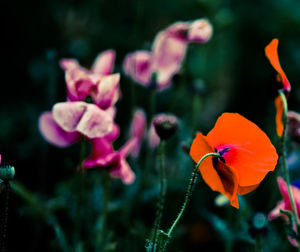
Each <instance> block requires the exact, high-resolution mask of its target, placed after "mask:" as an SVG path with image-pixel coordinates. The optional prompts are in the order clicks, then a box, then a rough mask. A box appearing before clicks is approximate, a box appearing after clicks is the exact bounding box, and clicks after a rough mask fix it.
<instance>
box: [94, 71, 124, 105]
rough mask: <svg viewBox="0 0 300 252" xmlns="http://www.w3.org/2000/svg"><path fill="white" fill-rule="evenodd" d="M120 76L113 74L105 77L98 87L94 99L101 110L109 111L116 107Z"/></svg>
mask: <svg viewBox="0 0 300 252" xmlns="http://www.w3.org/2000/svg"><path fill="white" fill-rule="evenodd" d="M119 81H120V74H111V75H107V76H104V77H103V78H102V79H101V81H100V83H99V84H98V85H97V88H96V90H95V92H92V94H91V95H92V97H93V100H94V102H95V104H97V105H98V106H99V107H100V108H102V109H107V108H109V107H111V106H112V105H114V104H115V103H116V101H117V100H118V98H119V94H120V93H119Z"/></svg>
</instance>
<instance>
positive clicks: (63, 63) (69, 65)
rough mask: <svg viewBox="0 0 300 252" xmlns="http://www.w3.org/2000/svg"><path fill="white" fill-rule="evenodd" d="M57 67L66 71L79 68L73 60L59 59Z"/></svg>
mask: <svg viewBox="0 0 300 252" xmlns="http://www.w3.org/2000/svg"><path fill="white" fill-rule="evenodd" d="M59 65H60V67H61V68H62V69H64V70H66V71H67V70H71V69H74V68H76V67H79V63H78V61H77V60H75V59H61V60H60V61H59Z"/></svg>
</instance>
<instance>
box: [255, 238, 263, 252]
mask: <svg viewBox="0 0 300 252" xmlns="http://www.w3.org/2000/svg"><path fill="white" fill-rule="evenodd" d="M255 252H262V236H261V235H260V234H259V235H258V236H257V237H256V240H255Z"/></svg>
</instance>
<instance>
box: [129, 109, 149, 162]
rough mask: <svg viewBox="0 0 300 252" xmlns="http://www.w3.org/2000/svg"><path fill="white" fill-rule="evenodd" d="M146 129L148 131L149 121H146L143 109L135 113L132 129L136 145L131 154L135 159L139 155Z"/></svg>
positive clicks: (131, 133)
mask: <svg viewBox="0 0 300 252" xmlns="http://www.w3.org/2000/svg"><path fill="white" fill-rule="evenodd" d="M146 129H147V121H146V115H145V112H144V111H143V110H142V109H138V110H136V111H135V113H134V115H133V120H132V123H131V128H130V136H131V138H135V139H136V145H135V146H134V148H133V150H132V152H131V155H132V156H133V157H135V158H136V157H137V156H138V155H139V152H140V148H141V143H142V140H143V138H144V135H145V131H146Z"/></svg>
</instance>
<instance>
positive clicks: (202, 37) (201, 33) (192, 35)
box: [188, 19, 213, 43]
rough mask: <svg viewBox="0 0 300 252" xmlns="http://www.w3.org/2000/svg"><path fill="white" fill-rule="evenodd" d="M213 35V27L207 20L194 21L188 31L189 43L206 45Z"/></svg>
mask: <svg viewBox="0 0 300 252" xmlns="http://www.w3.org/2000/svg"><path fill="white" fill-rule="evenodd" d="M212 33H213V27H212V25H211V24H210V23H209V21H208V20H207V19H198V20H196V21H194V22H193V23H192V24H191V26H190V28H189V31H188V41H189V42H196V43H197V42H198V43H206V42H207V41H208V40H210V38H211V36H212Z"/></svg>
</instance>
